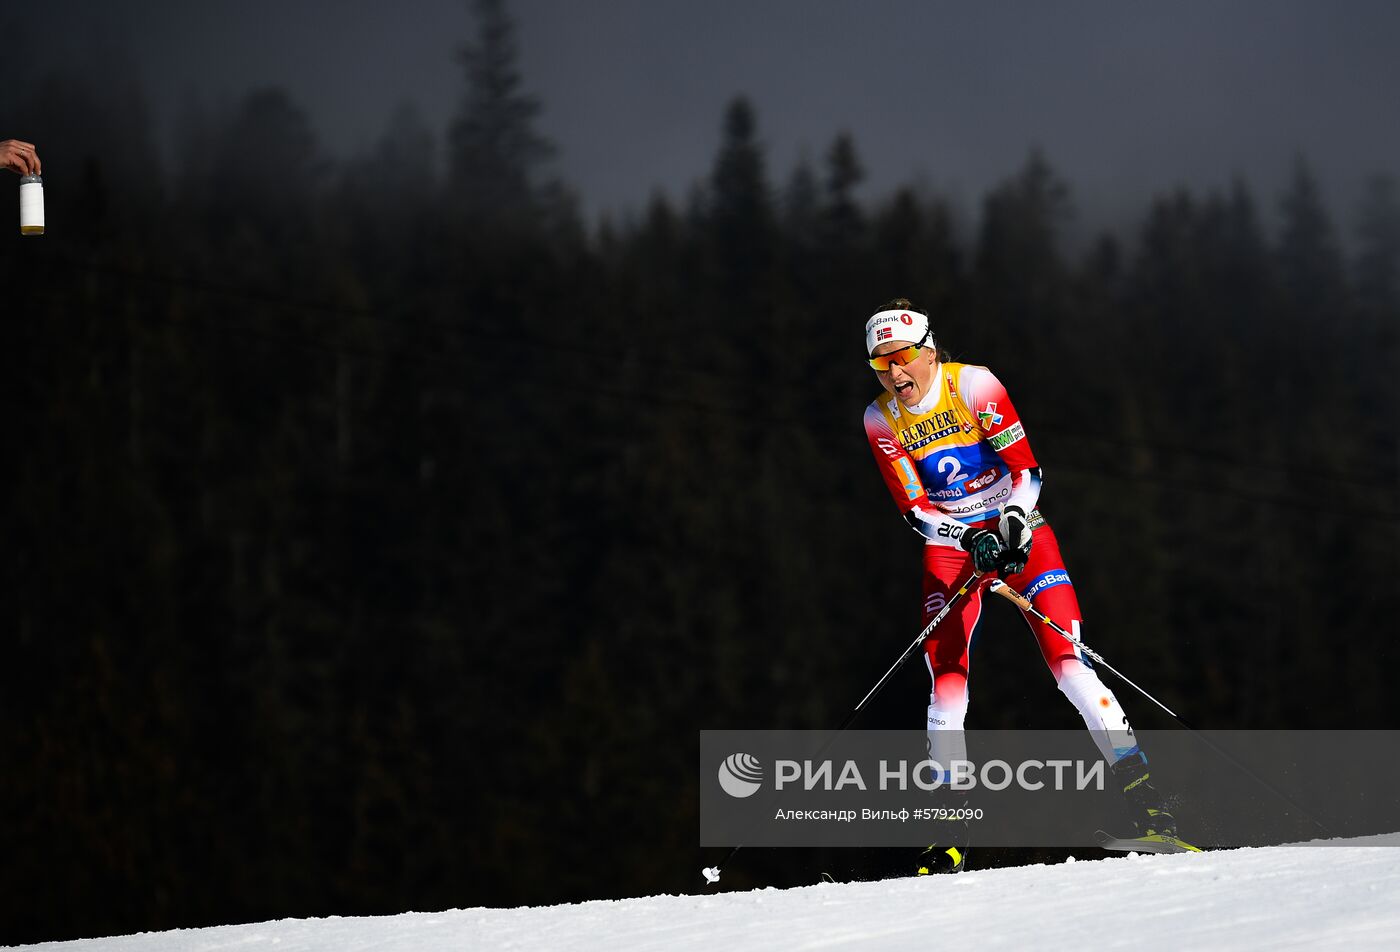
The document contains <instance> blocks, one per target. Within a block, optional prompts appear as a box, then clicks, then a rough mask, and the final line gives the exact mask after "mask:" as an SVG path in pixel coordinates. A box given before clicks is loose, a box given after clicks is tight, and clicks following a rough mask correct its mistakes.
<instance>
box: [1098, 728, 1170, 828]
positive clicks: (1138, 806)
mask: <svg viewBox="0 0 1400 952" xmlns="http://www.w3.org/2000/svg"><path fill="white" fill-rule="evenodd" d="M1109 769H1110V770H1112V771H1113V776H1114V777H1115V778H1116V779H1117V780H1118V783H1119V784H1120V785H1121V786H1122V788H1123V796H1124V798H1126V799H1127V801H1128V805H1129V807H1131V809H1132V814H1133V825H1134V826H1135V827H1137V834H1138V836H1162V837H1166V838H1168V839H1173V840H1174V839H1176V838H1177V837H1176V817H1174V816H1172V815H1171V813H1170V812H1169V811H1168V810H1167V808H1166V806H1165V805H1164V804H1163V803H1162V795H1161V794H1159V793H1158V792H1157V790H1156V788H1155V787H1153V786H1152V782H1151V779H1150V775H1149V774H1148V772H1147V755H1146V754H1144V753H1143V752H1142V751H1140V750H1135V751H1133V752H1132V753H1131V754H1128V755H1127V756H1125V757H1123V758H1121V759H1120V760H1119V761H1118V762H1117V763H1115V764H1113V765H1112V766H1111V767H1110V768H1109Z"/></svg>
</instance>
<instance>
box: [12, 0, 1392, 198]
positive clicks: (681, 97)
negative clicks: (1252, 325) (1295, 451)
mask: <svg viewBox="0 0 1400 952" xmlns="http://www.w3.org/2000/svg"><path fill="white" fill-rule="evenodd" d="M510 8H511V10H512V11H513V13H514V16H515V18H516V21H517V23H518V26H519V42H520V47H521V53H522V57H523V68H524V74H525V80H526V84H527V88H528V89H529V90H530V91H532V92H534V93H535V94H537V95H538V96H539V98H540V99H541V100H542V102H543V104H544V107H545V111H544V114H543V117H542V122H541V127H542V130H543V131H544V132H545V133H546V134H547V135H549V136H550V137H551V138H553V140H554V141H555V142H556V143H557V145H558V146H559V156H558V160H557V164H556V170H557V172H558V173H559V174H560V175H562V177H563V178H564V179H565V180H567V181H568V182H570V183H571V184H573V185H574V186H575V187H576V188H577V189H578V190H579V191H580V193H581V195H582V196H583V198H584V201H585V206H586V208H587V209H588V210H589V211H591V212H596V211H598V210H602V209H627V208H633V209H635V208H639V207H640V206H641V205H642V204H643V203H644V202H645V201H646V199H647V197H648V195H649V194H650V193H651V192H652V190H653V189H655V188H658V187H660V188H664V189H665V190H666V191H667V192H668V193H669V194H670V195H671V196H672V197H676V198H679V197H682V196H683V195H684V193H685V191H686V190H687V189H688V188H689V186H690V184H691V183H692V182H693V181H694V180H695V179H696V178H698V177H701V176H703V175H704V174H705V173H706V171H707V170H708V168H709V166H710V163H711V161H712V159H713V157H714V153H715V149H716V146H717V144H718V137H719V124H720V118H721V114H722V111H723V108H724V104H725V103H726V102H727V101H728V100H729V99H730V98H731V97H733V96H734V95H736V94H739V93H743V94H746V95H748V96H749V97H750V98H751V99H752V101H753V103H754V105H755V107H756V109H757V113H758V121H759V131H760V135H761V137H762V139H763V141H764V142H765V143H766V145H767V146H768V150H769V151H768V155H769V159H770V162H769V170H770V174H771V175H772V177H773V178H774V180H775V181H776V182H778V183H781V182H782V181H783V180H784V179H785V178H786V176H787V175H788V173H789V172H790V170H791V168H792V165H793V163H794V162H795V161H796V159H797V158H798V157H799V156H800V155H803V154H806V155H808V156H811V157H812V158H814V159H818V160H819V159H820V157H821V156H822V154H823V153H824V152H825V150H826V147H827V145H828V144H829V143H830V141H831V139H832V137H833V136H834V135H835V134H836V133H838V132H839V131H841V130H849V131H850V132H851V133H852V134H853V135H854V136H855V140H856V144H857V148H858V150H859V152H860V155H861V157H862V159H863V161H864V164H865V166H866V169H867V171H868V172H869V179H868V182H867V184H866V186H865V187H864V192H863V194H864V196H865V197H866V198H872V199H873V198H878V197H880V196H881V195H883V194H885V193H887V192H888V191H889V190H890V189H891V188H893V187H894V186H895V185H897V184H902V183H905V182H909V181H915V180H918V181H922V182H924V183H926V184H928V185H930V186H932V187H934V188H937V189H939V190H942V191H944V192H948V193H951V194H952V195H954V196H955V197H959V198H960V199H961V200H963V201H964V202H967V203H968V204H969V205H970V206H971V205H975V202H976V200H977V199H978V198H979V197H980V195H981V193H982V192H983V191H984V190H985V189H986V187H987V186H988V185H989V184H992V183H994V182H996V181H997V180H999V179H1001V178H1002V177H1004V176H1005V175H1007V174H1008V173H1009V172H1011V171H1013V170H1014V169H1015V168H1016V167H1017V166H1018V165H1019V164H1020V163H1021V161H1022V160H1023V159H1024V157H1025V155H1026V153H1027V150H1028V149H1029V148H1030V147H1031V146H1032V145H1039V146H1041V147H1042V148H1043V149H1044V150H1045V152H1046V154H1047V155H1048V157H1049V158H1050V160H1051V162H1052V163H1053V164H1054V165H1055V166H1056V167H1057V168H1058V169H1059V170H1060V171H1061V172H1062V173H1063V174H1064V175H1065V177H1066V178H1068V179H1069V180H1070V182H1071V183H1072V185H1073V187H1074V193H1075V197H1076V200H1077V202H1078V204H1079V205H1080V207H1081V208H1082V209H1083V210H1084V211H1085V213H1086V215H1087V216H1092V217H1094V218H1096V219H1101V220H1122V219H1123V218H1125V217H1127V216H1130V215H1132V214H1135V213H1137V212H1140V211H1141V209H1142V206H1143V205H1144V204H1145V201H1146V199H1147V198H1148V197H1149V196H1150V195H1151V194H1152V193H1153V192H1154V191H1160V190H1163V189H1166V188H1169V187H1171V186H1173V185H1175V184H1179V183H1185V184H1189V185H1192V186H1194V187H1209V186H1223V185H1225V184H1227V183H1228V182H1229V180H1230V178H1231V176H1232V175H1235V174H1241V175H1244V176H1245V177H1246V178H1247V179H1248V180H1249V181H1250V182H1251V183H1252V184H1254V185H1256V186H1257V187H1258V189H1259V191H1260V193H1261V194H1260V198H1261V200H1262V201H1263V202H1264V203H1265V204H1266V205H1268V206H1272V205H1273V204H1274V199H1275V197H1276V194H1275V193H1276V190H1277V188H1278V187H1279V185H1280V184H1281V182H1282V180H1283V177H1284V175H1285V174H1286V171H1287V169H1288V168H1289V165H1290V163H1291V162H1292V159H1293V157H1294V156H1295V155H1297V154H1299V153H1302V154H1304V155H1306V156H1307V158H1308V159H1309V160H1310V161H1311V162H1312V164H1313V165H1314V167H1315V168H1316V169H1317V170H1318V171H1319V172H1320V173H1321V174H1322V176H1323V179H1324V182H1325V184H1326V185H1327V187H1328V189H1329V191H1330V193H1331V194H1330V197H1331V198H1332V199H1333V201H1334V204H1336V205H1338V206H1341V207H1342V209H1343V211H1346V210H1347V204H1348V202H1349V201H1350V200H1354V196H1355V192H1356V189H1357V188H1358V187H1359V184H1360V182H1361V180H1362V179H1363V178H1364V176H1366V175H1368V174H1370V173H1372V172H1375V171H1381V170H1386V171H1390V172H1392V173H1397V174H1400V121H1397V116H1400V107H1397V104H1400V3H1397V2H1384V0H1332V2H1330V3H1322V2H1309V0H1254V2H1243V0H1236V2H1224V0H1212V2H1191V0H1174V2H1169V3H1164V2H1161V0H1156V2H1135V0H1072V2H1069V0H1040V2H990V0H988V2H974V0H964V2H959V3H951V2H939V0H865V2H833V0H806V2H803V0H703V2H702V0H513V2H511V3H510ZM94 10H102V11H105V12H103V13H99V14H96V15H94V13H93V12H92V11H94ZM24 19H25V22H26V24H27V25H28V26H29V27H30V29H31V30H34V31H37V32H38V33H39V34H40V36H39V42H43V43H53V44H55V50H64V49H66V52H56V53H55V54H54V55H58V56H64V55H74V53H73V52H72V50H73V49H74V48H75V44H79V43H80V42H81V41H82V38H83V37H84V36H86V35H87V34H89V33H90V32H91V26H90V24H91V23H94V22H98V21H100V20H103V19H106V20H107V22H109V23H110V22H111V21H112V20H113V19H115V21H116V22H117V23H119V24H120V30H121V32H124V33H125V34H126V35H127V37H128V42H129V44H130V46H131V47H132V49H133V53H134V56H135V58H136V60H137V61H138V62H139V63H140V64H141V67H142V69H143V72H144V76H143V78H144V81H145V85H146V88H147V90H148V92H149V95H150V98H151V101H152V104H153V106H154V111H155V117H156V120H157V122H158V125H159V127H160V128H161V130H162V131H164V132H167V133H168V130H169V129H170V126H171V122H172V118H173V116H174V114H175V112H176V110H177V109H178V108H179V106H180V104H181V102H182V101H183V100H184V99H186V98H187V97H189V96H197V97H199V98H201V99H202V100H203V101H205V102H206V103H213V102H217V101H219V99H220V98H221V97H225V98H235V97H237V96H238V95H241V94H242V93H243V92H245V91H246V90H248V89H249V88H251V87H253V86H255V85H265V84H280V85H283V86H286V87H287V88H288V89H289V90H290V91H291V93H292V94H293V96H294V98H295V99H296V100H297V101H299V102H300V103H301V104H302V105H303V106H304V107H305V108H306V109H307V110H308V112H309V113H310V114H311V117H312V120H313V122H314V125H315V128H316V131H317V133H318V136H319V138H320V141H321V142H322V144H323V145H324V147H325V149H326V150H327V151H328V152H330V153H331V154H332V155H346V154H349V153H352V152H354V151H355V150H357V149H359V148H361V147H362V146H364V145H366V144H367V143H369V142H371V141H372V140H373V139H375V138H376V137H377V136H378V135H379V134H380V133H381V132H382V131H383V129H384V128H385V126H386V124H387V120H388V118H389V116H390V114H391V112H392V111H393V109H394V107H395V106H396V104H398V103H400V102H403V101H408V102H412V103H414V104H416V105H417V106H418V107H419V108H420V109H421V110H422V112H423V114H424V115H425V117H426V118H427V119H428V120H429V122H430V123H431V124H432V125H433V126H434V127H435V128H436V129H437V130H438V131H439V132H440V131H441V129H442V127H443V126H444V125H445V123H446V121H447V118H448V116H449V115H450V113H451V111H452V109H453V107H454V105H455V103H456V101H457V98H458V95H459V90H460V88H461V73H460V68H459V67H458V66H457V65H456V64H455V63H454V61H453V59H452V52H453V50H454V48H455V47H457V46H459V45H460V44H461V43H462V41H463V40H464V39H465V38H466V37H467V36H468V35H469V34H470V30H471V20H470V17H469V13H468V4H467V0H406V2H402V3H399V4H388V3H384V2H369V0H338V2H329V0H323V2H311V0H237V2H235V0H194V2H176V0H124V2H123V0H115V2H109V3H105V4H97V3H87V2H82V0H54V2H51V3H49V4H45V5H39V6H35V7H33V8H32V11H31V12H30V13H27V14H26V15H25V17H24ZM65 44H67V46H66V48H65V46H64V45H65ZM6 134H13V133H6Z"/></svg>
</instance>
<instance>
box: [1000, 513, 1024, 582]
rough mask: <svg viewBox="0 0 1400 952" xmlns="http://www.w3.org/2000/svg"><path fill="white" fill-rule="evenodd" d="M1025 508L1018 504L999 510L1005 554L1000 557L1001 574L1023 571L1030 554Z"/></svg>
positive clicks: (1013, 573)
mask: <svg viewBox="0 0 1400 952" xmlns="http://www.w3.org/2000/svg"><path fill="white" fill-rule="evenodd" d="M1026 522H1027V520H1026V510H1024V509H1022V508H1021V507H1020V506H1007V507H1006V508H1005V509H1003V510H1002V511H1001V524H1000V525H999V526H997V528H998V529H999V530H1000V531H1001V541H1002V542H1004V543H1005V544H1006V555H1005V557H1003V559H1002V563H1001V568H1000V571H1001V574H1002V575H1015V574H1016V573H1017V572H1021V571H1024V570H1025V568H1026V559H1028V558H1030V555H1031V529H1030V526H1028V525H1027V524H1026Z"/></svg>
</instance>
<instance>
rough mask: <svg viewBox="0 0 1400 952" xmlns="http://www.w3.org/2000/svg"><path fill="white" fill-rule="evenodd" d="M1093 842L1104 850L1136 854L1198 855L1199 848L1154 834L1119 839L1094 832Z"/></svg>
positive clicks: (1173, 838)
mask: <svg viewBox="0 0 1400 952" xmlns="http://www.w3.org/2000/svg"><path fill="white" fill-rule="evenodd" d="M1094 840H1095V841H1096V842H1097V843H1098V844H1099V846H1101V847H1102V848H1104V849H1106V850H1120V851H1122V852H1129V851H1133V852H1138V853H1199V852H1201V849H1200V847H1198V846H1192V845H1191V844H1190V843H1187V842H1185V841H1183V840H1179V839H1177V838H1176V837H1174V836H1162V835H1161V834H1158V833H1154V834H1152V835H1151V836H1138V837H1129V838H1124V837H1119V836H1113V835H1112V834H1110V833H1105V832H1104V831H1103V830H1095V831H1094Z"/></svg>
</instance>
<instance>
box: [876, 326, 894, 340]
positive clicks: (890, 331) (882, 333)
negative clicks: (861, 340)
mask: <svg viewBox="0 0 1400 952" xmlns="http://www.w3.org/2000/svg"><path fill="white" fill-rule="evenodd" d="M893 336H894V328H893V327H882V328H880V329H879V330H878V331H876V332H875V339H876V340H889V339H890V338H891V337H893Z"/></svg>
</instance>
